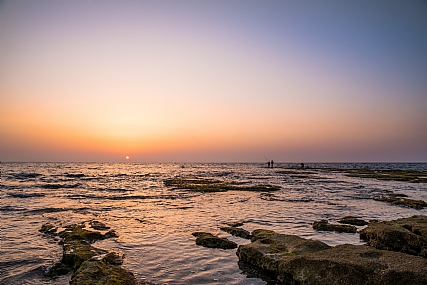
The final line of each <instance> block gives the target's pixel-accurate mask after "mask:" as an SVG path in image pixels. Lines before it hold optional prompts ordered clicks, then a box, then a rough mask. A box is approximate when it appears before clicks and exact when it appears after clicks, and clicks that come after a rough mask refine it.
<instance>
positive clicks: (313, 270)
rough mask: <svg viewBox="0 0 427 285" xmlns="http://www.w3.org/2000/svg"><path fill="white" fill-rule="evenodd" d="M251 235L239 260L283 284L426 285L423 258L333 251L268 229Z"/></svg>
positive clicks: (350, 248)
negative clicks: (250, 239) (249, 241)
mask: <svg viewBox="0 0 427 285" xmlns="http://www.w3.org/2000/svg"><path fill="white" fill-rule="evenodd" d="M252 235H253V238H252V243H250V244H247V245H240V246H239V248H238V250H237V256H238V257H239V260H240V262H244V263H245V264H251V265H252V266H254V267H255V268H258V271H261V273H268V274H269V275H270V276H272V275H273V276H275V277H276V279H277V281H278V282H280V284H292V285H298V284H305V285H311V284H313V285H326V284H327V285H338V284H340V285H347V284H348V285H350V284H351V285H362V284H363V285H386V284H387V285H388V284H405V285H406V284H408V285H409V284H420V285H421V284H427V260H425V259H423V258H421V257H417V256H411V255H407V254H403V253H396V252H389V251H383V250H378V249H375V248H372V247H369V246H364V245H360V246H356V245H348V244H345V245H339V246H336V247H330V246H328V245H326V244H324V243H322V242H320V241H313V240H307V239H303V238H300V237H297V236H292V235H283V234H277V233H275V232H272V231H266V230H256V231H254V232H253V233H252ZM239 264H240V263H239Z"/></svg>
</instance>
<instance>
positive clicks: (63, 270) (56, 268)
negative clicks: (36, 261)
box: [44, 262, 72, 278]
mask: <svg viewBox="0 0 427 285" xmlns="http://www.w3.org/2000/svg"><path fill="white" fill-rule="evenodd" d="M71 270H72V268H70V267H69V266H67V265H66V264H64V263H62V262H55V263H54V264H53V265H52V266H51V267H49V268H47V269H46V271H45V273H44V275H46V276H48V277H52V278H55V277H57V276H60V275H65V274H67V273H68V272H70V271H71Z"/></svg>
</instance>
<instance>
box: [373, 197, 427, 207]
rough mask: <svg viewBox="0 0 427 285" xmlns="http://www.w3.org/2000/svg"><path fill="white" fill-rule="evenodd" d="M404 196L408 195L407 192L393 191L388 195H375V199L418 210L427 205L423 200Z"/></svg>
mask: <svg viewBox="0 0 427 285" xmlns="http://www.w3.org/2000/svg"><path fill="white" fill-rule="evenodd" d="M404 197H407V196H406V195H405V194H395V193H392V194H388V195H386V196H379V197H374V198H373V199H374V200H376V201H383V202H388V203H390V204H393V205H400V206H405V207H409V208H414V209H417V210H421V209H423V208H424V207H427V203H426V202H424V201H423V200H413V199H408V198H404Z"/></svg>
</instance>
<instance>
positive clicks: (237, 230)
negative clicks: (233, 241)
mask: <svg viewBox="0 0 427 285" xmlns="http://www.w3.org/2000/svg"><path fill="white" fill-rule="evenodd" d="M220 229H221V230H222V231H224V232H227V233H229V234H231V235H233V236H236V237H241V238H245V239H251V238H252V235H251V233H250V232H248V231H247V230H244V229H240V228H236V227H221V228H220Z"/></svg>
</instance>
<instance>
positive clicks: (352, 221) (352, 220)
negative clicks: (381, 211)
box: [338, 216, 369, 226]
mask: <svg viewBox="0 0 427 285" xmlns="http://www.w3.org/2000/svg"><path fill="white" fill-rule="evenodd" d="M338 223H341V224H347V225H353V226H366V225H367V224H369V223H368V222H367V221H364V220H361V219H359V218H358V217H353V216H346V217H343V218H341V219H340V220H339V221H338Z"/></svg>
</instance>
